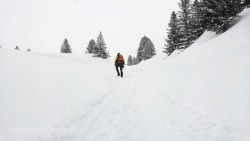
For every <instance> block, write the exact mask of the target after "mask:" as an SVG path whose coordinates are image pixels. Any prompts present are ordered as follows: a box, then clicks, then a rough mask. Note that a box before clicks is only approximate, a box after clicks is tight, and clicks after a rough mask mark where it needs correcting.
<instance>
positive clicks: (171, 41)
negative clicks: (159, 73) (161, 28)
mask: <svg viewBox="0 0 250 141" xmlns="http://www.w3.org/2000/svg"><path fill="white" fill-rule="evenodd" d="M177 20H178V19H177V16H176V13H175V12H174V11H173V12H172V14H171V18H170V22H169V23H168V29H167V33H168V36H167V39H165V41H166V43H165V47H166V48H164V51H163V52H164V53H166V54H168V55H170V54H171V53H172V52H173V51H175V50H176V48H177V47H178V42H179V27H178V26H177V22H178V21H177Z"/></svg>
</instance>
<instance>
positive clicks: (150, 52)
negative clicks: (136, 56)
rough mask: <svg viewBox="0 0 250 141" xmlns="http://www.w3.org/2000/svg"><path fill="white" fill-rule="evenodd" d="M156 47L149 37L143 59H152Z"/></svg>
mask: <svg viewBox="0 0 250 141" xmlns="http://www.w3.org/2000/svg"><path fill="white" fill-rule="evenodd" d="M155 52H156V51H155V47H154V44H153V42H152V41H151V40H150V39H149V38H148V39H147V42H146V44H145V47H144V51H143V53H142V59H143V60H148V59H151V58H152V57H153V56H154V55H155V54H156V53H155Z"/></svg>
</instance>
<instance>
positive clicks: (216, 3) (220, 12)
mask: <svg viewBox="0 0 250 141" xmlns="http://www.w3.org/2000/svg"><path fill="white" fill-rule="evenodd" d="M202 5H203V10H202V12H203V13H204V15H203V18H204V23H205V26H206V29H207V30H208V31H214V32H216V33H218V34H220V33H223V32H225V31H226V30H227V29H228V28H229V24H230V23H231V22H232V21H234V19H235V17H237V15H238V13H239V12H240V11H241V10H240V9H238V8H239V6H238V4H237V2H236V1H234V0H203V1H202Z"/></svg>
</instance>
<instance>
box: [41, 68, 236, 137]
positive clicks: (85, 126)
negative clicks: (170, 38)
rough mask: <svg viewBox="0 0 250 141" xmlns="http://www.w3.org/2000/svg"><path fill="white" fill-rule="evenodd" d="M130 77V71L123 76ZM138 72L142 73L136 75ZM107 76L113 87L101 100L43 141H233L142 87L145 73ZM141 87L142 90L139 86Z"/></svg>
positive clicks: (219, 127)
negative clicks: (134, 75) (122, 76)
mask: <svg viewBox="0 0 250 141" xmlns="http://www.w3.org/2000/svg"><path fill="white" fill-rule="evenodd" d="M125 71H126V70H125ZM137 71H138V72H139V71H140V70H137ZM133 74H137V75H138V74H139V73H136V72H135V71H134V72H130V74H128V75H127V76H130V75H131V77H126V75H125V78H119V77H117V78H116V77H113V76H111V73H110V75H107V76H106V79H107V82H109V83H110V84H111V85H112V86H111V88H110V90H109V91H108V92H106V93H105V94H104V95H103V96H102V97H100V98H99V99H96V100H93V101H91V102H90V103H88V104H83V105H81V106H79V107H77V108H75V109H73V110H72V113H70V114H68V117H67V118H66V119H65V122H64V123H61V124H58V127H56V128H55V129H56V130H55V131H54V132H52V133H51V134H49V135H46V136H42V137H41V138H40V140H44V141H49V140H51V141H57V140H58V141H66V140H67V141H165V140H174V141H183V140H185V141H189V140H190V141H201V140H202V141H216V140H219V141H230V140H232V136H231V135H233V131H232V129H231V127H229V126H228V125H224V124H220V123H216V122H213V121H211V120H209V118H208V117H207V116H204V115H202V114H201V113H198V112H196V111H193V110H192V109H190V108H188V107H187V106H185V105H182V104H181V103H178V102H177V101H175V100H174V99H171V97H169V96H168V95H167V94H166V92H164V90H161V89H159V88H155V87H153V86H151V85H150V84H149V83H146V82H144V80H143V73H142V74H141V75H140V76H137V77H132V76H133ZM138 84H141V85H143V86H140V85H138Z"/></svg>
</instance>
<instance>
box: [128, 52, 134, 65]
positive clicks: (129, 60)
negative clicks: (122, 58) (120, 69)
mask: <svg viewBox="0 0 250 141" xmlns="http://www.w3.org/2000/svg"><path fill="white" fill-rule="evenodd" d="M132 61H133V60H132V56H131V55H129V56H128V61H127V65H129V66H131V65H133V62H132Z"/></svg>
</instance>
